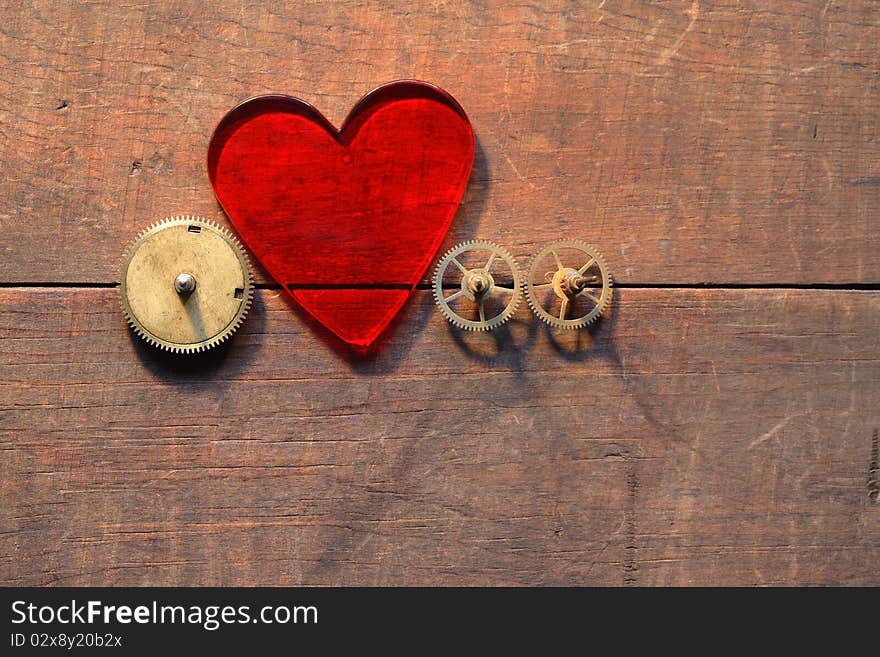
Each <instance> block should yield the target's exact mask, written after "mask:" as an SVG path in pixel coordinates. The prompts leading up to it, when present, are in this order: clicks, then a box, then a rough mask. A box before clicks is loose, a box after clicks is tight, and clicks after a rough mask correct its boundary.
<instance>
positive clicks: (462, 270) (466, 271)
mask: <svg viewBox="0 0 880 657" xmlns="http://www.w3.org/2000/svg"><path fill="white" fill-rule="evenodd" d="M452 262H453V263H454V264H455V266H456V267H458V270H459V271H460V272H461V273H462V274H467V273H468V270H467V269H465V266H464V265H463V264H461V263H460V262H459V261H458V259H457V258H452Z"/></svg>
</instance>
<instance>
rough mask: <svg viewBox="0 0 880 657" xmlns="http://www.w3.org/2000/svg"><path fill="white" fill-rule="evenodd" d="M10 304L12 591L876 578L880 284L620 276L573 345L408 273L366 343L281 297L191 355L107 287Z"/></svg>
mask: <svg viewBox="0 0 880 657" xmlns="http://www.w3.org/2000/svg"><path fill="white" fill-rule="evenodd" d="M0 308H2V309H3V312H2V313H0V372H2V377H0V400H2V401H0V408H2V411H0V450H2V454H3V457H2V459H0V487H2V488H0V491H2V499H3V504H2V508H3V513H2V515H0V523H2V524H0V581H2V582H3V583H6V584H59V585H60V584H66V585H81V584H97V585H100V584H106V585H126V584H138V585H140V584H144V585H146V584H168V585H173V584H224V585H231V584H475V583H479V584H614V585H619V584H783V583H784V584H874V585H877V584H880V569H878V568H877V564H878V563H880V505H878V504H877V497H876V472H877V464H876V458H877V457H876V454H877V438H876V436H877V428H878V427H880V415H878V409H880V350H878V346H877V339H876V338H877V332H878V328H880V326H878V317H880V312H878V311H880V294H878V293H877V292H876V291H845V292H844V291H820V290H641V289H626V290H620V291H618V294H617V296H616V301H615V303H614V307H613V311H612V313H611V316H610V317H608V318H607V319H606V320H604V321H603V322H602V323H601V324H600V325H599V326H598V328H597V329H596V330H595V331H594V332H593V333H592V334H588V333H586V332H584V333H582V334H580V336H578V334H577V333H566V334H555V333H552V332H549V331H546V330H544V329H540V328H538V325H537V324H536V322H534V321H531V320H530V319H529V316H528V314H526V313H525V312H523V313H521V314H520V315H519V316H518V317H517V320H516V321H515V322H514V323H513V324H512V326H511V327H510V329H509V331H502V332H500V333H498V332H496V333H492V334H479V335H474V334H460V333H456V332H453V331H452V330H451V329H450V328H449V327H448V325H447V324H446V323H445V322H443V321H442V319H441V317H440V316H439V314H438V313H437V312H436V311H435V310H434V306H433V304H432V302H431V300H430V295H429V293H428V292H419V293H417V295H416V298H415V299H414V303H412V304H411V305H410V306H409V307H408V308H407V309H406V311H405V316H404V317H403V318H402V320H401V322H400V324H399V326H398V327H397V329H396V330H395V331H394V332H393V333H392V335H391V337H390V339H389V340H388V341H387V342H386V343H385V344H384V345H383V346H382V350H381V352H380V353H379V354H378V355H377V356H376V357H374V358H372V359H368V360H360V361H358V360H354V361H351V360H349V359H346V358H343V357H342V355H341V354H338V353H335V352H334V351H333V350H332V348H331V346H330V345H332V344H333V343H332V342H328V343H325V342H324V341H323V340H322V338H321V337H320V335H321V334H316V333H315V332H313V330H312V329H311V327H309V326H308V325H307V324H306V323H305V322H304V321H303V320H301V319H300V318H298V317H297V316H296V315H295V314H294V313H291V310H290V308H289V307H288V305H287V303H286V302H285V301H284V300H283V297H279V296H278V293H277V292H275V291H265V290H263V291H260V292H259V293H258V295H257V298H256V303H255V307H254V313H253V316H252V317H251V318H250V319H249V321H248V322H247V323H246V324H245V326H244V327H243V329H242V332H241V333H240V334H239V335H237V336H236V338H235V339H234V341H233V343H232V345H231V347H230V348H229V349H227V350H225V351H223V352H219V353H217V354H214V355H211V356H209V357H208V358H207V359H205V360H203V361H201V362H198V363H196V364H192V363H191V362H189V361H180V360H179V359H174V358H170V357H167V358H163V357H161V356H160V354H159V353H158V352H154V351H152V350H150V349H148V348H146V347H145V346H143V345H142V344H141V342H140V341H138V340H137V339H136V338H134V337H133V336H131V335H130V334H129V333H128V331H127V329H126V328H125V326H124V325H123V322H122V319H121V317H120V313H119V311H118V300H117V291H116V290H113V289H76V290H70V289H52V288H49V289H32V288H30V289H29V288H12V289H4V290H0ZM646 318H650V321H646ZM872 436H873V438H872ZM872 441H873V444H872ZM872 473H873V474H872ZM872 477H873V479H872ZM872 482H873V483H872Z"/></svg>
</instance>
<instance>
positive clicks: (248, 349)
mask: <svg viewBox="0 0 880 657" xmlns="http://www.w3.org/2000/svg"><path fill="white" fill-rule="evenodd" d="M254 292H255V293H254V298H253V301H252V302H251V307H250V310H249V311H248V314H247V316H246V317H245V320H244V322H243V324H242V326H241V327H240V328H239V329H238V331H236V332H235V333H234V334H233V335H232V336H231V337H230V338H229V339H228V340H226V341H224V342H222V343H221V344H219V345H217V346H216V347H214V348H213V349H209V350H207V351H202V352H198V353H192V354H177V353H173V352H170V351H165V350H164V349H160V348H159V347H154V346H153V345H151V344H149V343H147V342H146V341H145V340H143V339H142V338H141V337H140V336H138V335H137V334H136V333H135V332H134V331H133V330H131V328H129V331H128V337H129V341H130V342H131V344H132V348H133V349H134V352H135V355H136V356H137V357H138V359H139V360H140V361H141V365H142V366H143V367H144V369H145V370H147V372H149V373H150V375H151V376H152V377H153V378H154V379H158V380H161V381H163V382H164V383H168V384H171V385H187V386H189V385H192V384H193V383H210V384H211V386H212V387H215V388H218V389H225V388H227V387H228V386H229V385H230V384H231V383H232V382H233V381H234V380H237V379H238V378H239V375H241V374H242V373H243V372H245V371H246V370H248V369H249V368H250V366H251V363H252V362H253V361H254V359H255V357H256V354H257V352H258V351H259V350H260V349H261V343H260V342H259V341H257V340H249V338H250V337H251V336H256V335H263V334H264V333H265V324H266V307H265V304H264V301H263V298H262V295H261V294H260V290H255V291H254ZM221 371H222V372H223V373H224V376H218V373H219V372H221Z"/></svg>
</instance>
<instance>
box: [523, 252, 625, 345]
mask: <svg viewBox="0 0 880 657" xmlns="http://www.w3.org/2000/svg"><path fill="white" fill-rule="evenodd" d="M563 248H568V249H577V250H579V251H581V252H583V253H584V254H586V255H587V256H589V257H590V258H593V259H595V260H596V264H597V265H598V266H599V271H600V272H601V274H602V294H601V296H600V302H599V303H598V304H597V305H596V306H595V307H594V308H593V309H591V310H590V311H589V312H588V313H587V314H586V315H583V316H582V317H578V318H575V319H566V320H560V319H559V318H558V317H556V316H554V315H551V314H550V312H548V311H547V310H546V309H544V307H543V305H542V304H541V303H540V301H538V299H537V298H536V296H535V285H536V284H537V283H536V281H535V280H534V277H535V274H536V272H535V267H536V266H537V265H538V263H539V262H541V261H542V260H544V259H545V258H547V257H549V255H550V253H551V252H552V251H555V250H557V249H563ZM612 286H613V282H612V278H611V273H610V272H609V271H608V266H607V265H606V264H605V259H604V258H603V256H602V254H601V253H600V252H599V250H598V249H596V248H595V247H593V246H590V245H589V244H586V243H584V242H580V241H577V240H559V241H556V242H551V243H550V244H547V245H546V246H545V247H544V248H543V249H541V250H540V251H539V252H538V253H537V254H536V255H535V256H534V257H533V258H532V259H531V261H530V262H529V268H528V270H527V273H526V276H525V280H524V281H523V291H524V293H525V297H526V301H527V302H528V304H529V307H530V308H531V309H532V312H533V313H534V314H535V315H536V316H537V317H538V318H539V319H540V320H541V321H543V322H544V323H545V324H547V325H548V326H551V327H553V328H561V329H579V328H584V327H586V326H590V325H591V324H593V323H594V322H595V321H596V320H598V319H599V318H600V317H602V316H603V314H604V312H605V310H606V309H607V308H608V306H609V304H610V303H611V297H612ZM554 294H555V295H556V297H557V298H558V297H559V295H560V294H561V293H560V292H556V291H555V290H554Z"/></svg>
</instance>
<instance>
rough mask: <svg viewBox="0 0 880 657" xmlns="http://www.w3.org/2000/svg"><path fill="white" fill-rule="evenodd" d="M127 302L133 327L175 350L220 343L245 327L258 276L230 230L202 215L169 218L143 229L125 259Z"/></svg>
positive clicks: (125, 307) (125, 308)
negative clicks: (239, 328) (253, 271)
mask: <svg viewBox="0 0 880 657" xmlns="http://www.w3.org/2000/svg"><path fill="white" fill-rule="evenodd" d="M120 280H121V285H120V292H121V295H122V308H123V311H124V312H125V316H126V318H127V319H128V323H129V324H130V325H131V327H132V328H133V329H134V331H135V332H136V333H137V334H138V335H139V336H141V337H142V338H143V339H144V340H146V341H147V342H148V343H150V344H151V345H153V346H155V347H158V348H160V349H164V350H166V351H171V352H174V353H195V352H200V351H205V350H207V349H211V348H212V347H216V346H217V345H219V344H220V343H222V342H224V341H225V340H227V339H228V338H229V337H230V336H231V335H232V334H233V333H235V331H236V330H237V329H238V327H239V326H241V323H242V322H243V321H244V318H245V316H246V315H247V312H248V310H249V309H250V306H251V301H252V300H253V294H254V291H253V275H252V273H251V268H250V265H249V263H248V259H247V256H246V255H245V253H244V250H243V249H242V247H241V245H239V243H238V241H237V240H236V239H235V237H233V235H232V234H231V233H230V232H229V231H227V230H225V229H224V228H222V227H220V226H218V225H217V224H215V223H213V222H210V221H206V220H205V219H202V218H198V217H190V216H184V217H172V218H168V219H165V220H163V221H160V222H158V223H156V224H154V225H153V226H150V227H149V228H147V229H146V230H145V231H143V232H142V233H141V234H140V235H138V237H137V238H135V240H134V241H133V242H132V243H131V244H130V245H129V247H128V249H127V250H126V253H125V256H124V258H123V263H122V269H121V278H120Z"/></svg>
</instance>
